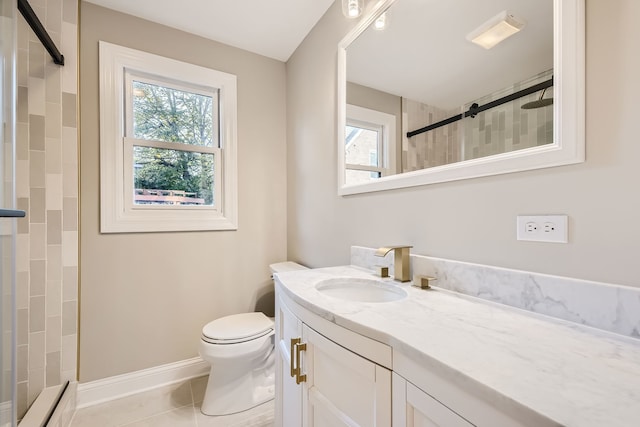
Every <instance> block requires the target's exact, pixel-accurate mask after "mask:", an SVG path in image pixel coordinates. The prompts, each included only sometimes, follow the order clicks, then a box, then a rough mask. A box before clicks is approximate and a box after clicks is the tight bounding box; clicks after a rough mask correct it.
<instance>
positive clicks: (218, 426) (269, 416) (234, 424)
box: [195, 400, 274, 427]
mask: <svg viewBox="0 0 640 427" xmlns="http://www.w3.org/2000/svg"><path fill="white" fill-rule="evenodd" d="M195 409H196V420H197V421H198V427H273V423H274V403H273V400H271V401H269V402H266V403H263V404H262V405H259V406H256V407H255V408H251V409H249V410H248V411H244V412H240V413H238V414H232V415H225V416H220V417H212V416H208V415H204V414H203V413H202V412H200V405H199V404H196V405H195Z"/></svg>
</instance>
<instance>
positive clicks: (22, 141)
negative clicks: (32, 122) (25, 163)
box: [16, 116, 29, 160]
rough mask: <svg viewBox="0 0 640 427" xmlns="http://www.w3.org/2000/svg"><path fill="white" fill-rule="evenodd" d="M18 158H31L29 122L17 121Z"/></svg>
mask: <svg viewBox="0 0 640 427" xmlns="http://www.w3.org/2000/svg"><path fill="white" fill-rule="evenodd" d="M27 117H28V116H27ZM16 160H29V124H28V123H16Z"/></svg>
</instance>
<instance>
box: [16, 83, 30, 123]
mask: <svg viewBox="0 0 640 427" xmlns="http://www.w3.org/2000/svg"><path fill="white" fill-rule="evenodd" d="M16 121H17V122H18V123H29V89H28V87H27V86H18V105H17V111H16Z"/></svg>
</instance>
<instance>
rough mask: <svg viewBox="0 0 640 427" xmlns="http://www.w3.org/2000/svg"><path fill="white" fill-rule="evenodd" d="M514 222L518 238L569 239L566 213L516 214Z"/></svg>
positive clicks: (555, 240)
mask: <svg viewBox="0 0 640 427" xmlns="http://www.w3.org/2000/svg"><path fill="white" fill-rule="evenodd" d="M516 223H517V228H516V237H517V239H518V240H528V241H532V242H552V243H567V242H568V241H569V219H568V217H567V215H518V217H517V221H516Z"/></svg>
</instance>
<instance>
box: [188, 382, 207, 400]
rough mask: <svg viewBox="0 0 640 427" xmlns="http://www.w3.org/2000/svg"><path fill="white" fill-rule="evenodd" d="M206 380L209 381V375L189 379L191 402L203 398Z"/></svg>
mask: <svg viewBox="0 0 640 427" xmlns="http://www.w3.org/2000/svg"><path fill="white" fill-rule="evenodd" d="M207 381H209V375H205V376H204V377H198V378H194V379H192V380H191V392H192V393H193V403H202V400H203V399H204V392H205V390H206V389H207Z"/></svg>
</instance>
